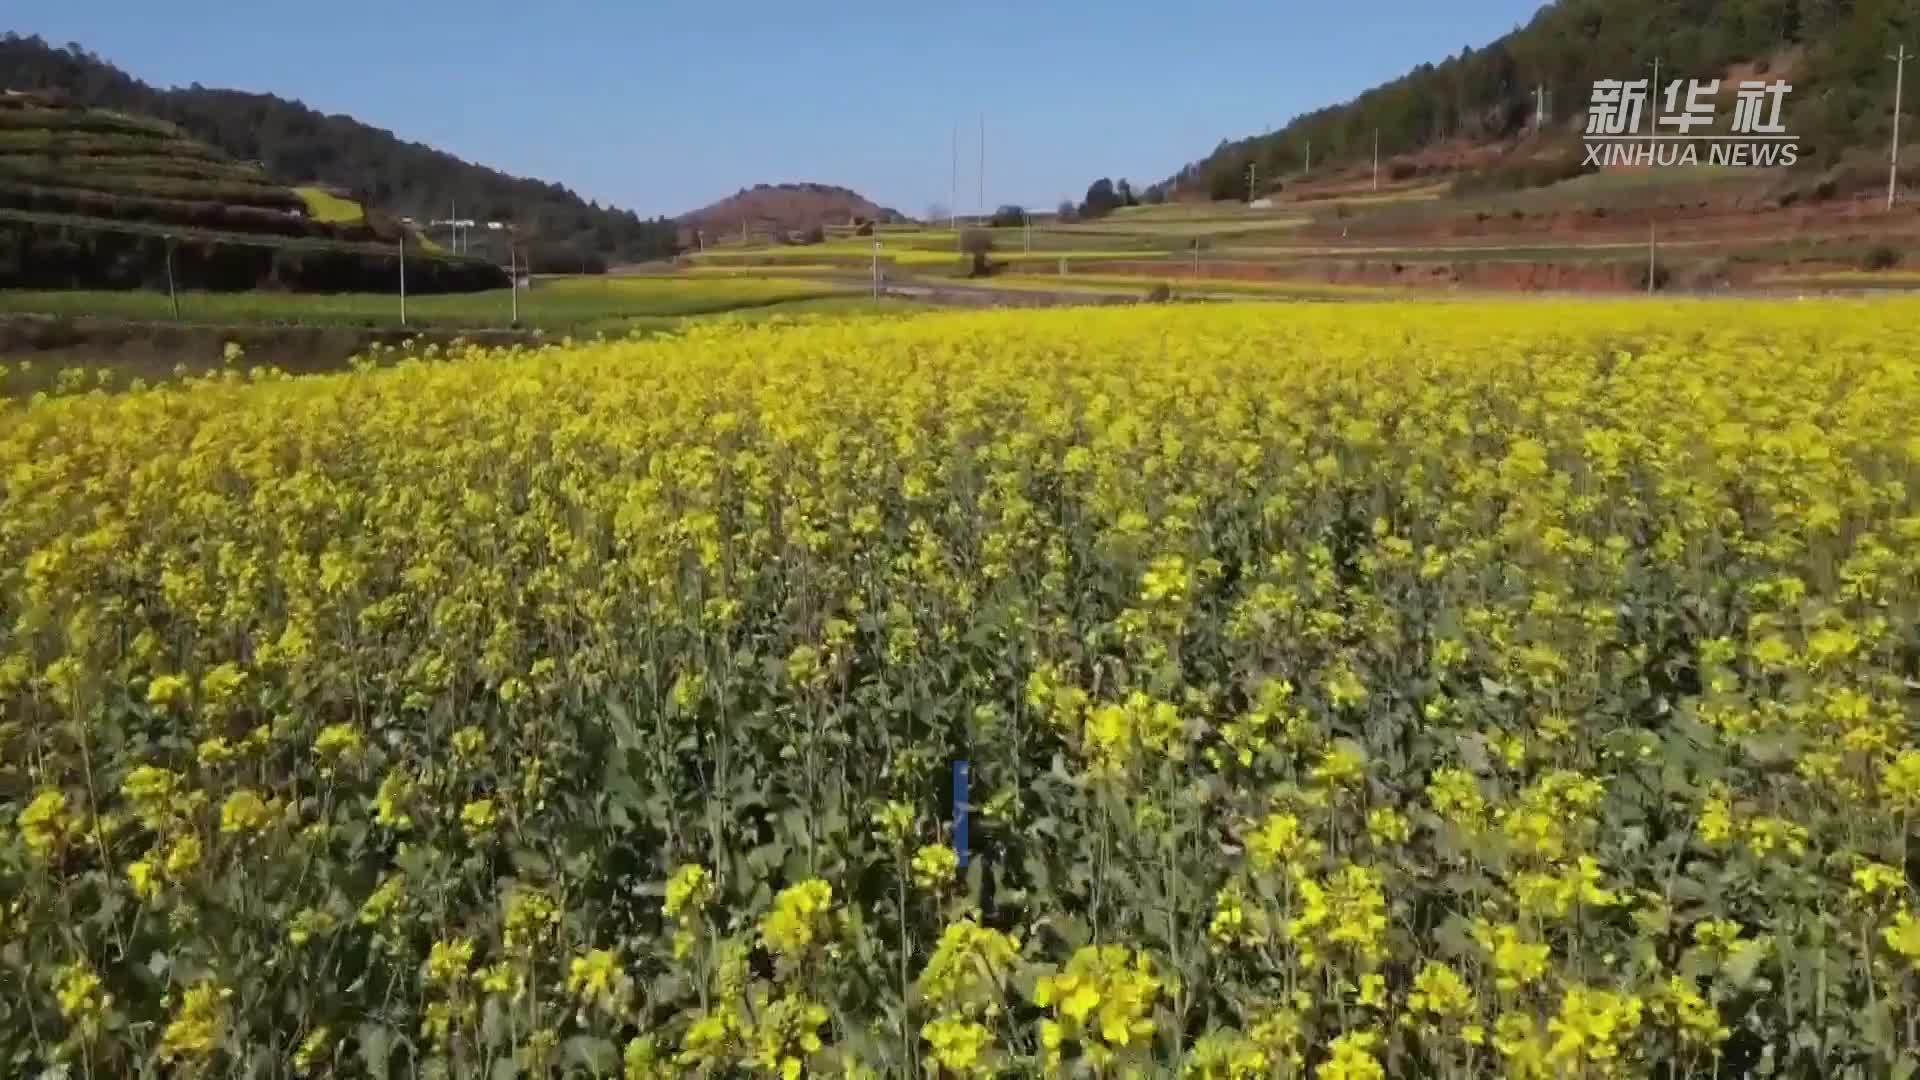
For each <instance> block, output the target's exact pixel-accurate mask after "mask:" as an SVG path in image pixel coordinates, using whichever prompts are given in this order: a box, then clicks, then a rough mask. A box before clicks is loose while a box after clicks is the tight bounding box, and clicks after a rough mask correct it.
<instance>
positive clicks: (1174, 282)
mask: <svg viewBox="0 0 1920 1080" xmlns="http://www.w3.org/2000/svg"><path fill="white" fill-rule="evenodd" d="M980 284H982V285H984V286H988V287H991V288H995V289H1030V290H1033V291H1037V292H1046V291H1057V292H1073V291H1076V290H1080V291H1087V292H1106V293H1110V292H1140V293H1143V294H1144V293H1146V292H1148V291H1150V290H1152V289H1153V288H1154V287H1155V286H1157V285H1166V286H1167V287H1168V288H1170V289H1172V290H1173V292H1174V294H1175V295H1176V296H1180V295H1203V294H1204V295H1210V296H1244V297H1248V298H1255V299H1273V300H1291V299H1301V300H1306V299H1356V300H1357V299H1379V298H1385V297H1392V296H1404V295H1405V294H1406V290H1404V289H1393V288H1387V287H1383V286H1373V285H1348V284H1342V283H1338V282H1330V281H1240V280H1236V279H1232V278H1209V277H1205V276H1201V277H1194V276H1193V275H1192V274H1190V273H1182V272H1180V271H1179V269H1177V268H1175V267H1172V266H1169V268H1168V271H1167V272H1166V273H1164V274H1154V275H1150V274H1098V273H1095V274H1066V275H1061V274H995V275H993V276H992V277H990V278H986V279H984V280H982V281H981V282H980Z"/></svg>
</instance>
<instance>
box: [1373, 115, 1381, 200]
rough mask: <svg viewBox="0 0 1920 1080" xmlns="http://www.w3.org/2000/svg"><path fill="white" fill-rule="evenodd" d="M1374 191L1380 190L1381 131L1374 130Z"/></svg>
mask: <svg viewBox="0 0 1920 1080" xmlns="http://www.w3.org/2000/svg"><path fill="white" fill-rule="evenodd" d="M1373 190H1375V191H1379V190H1380V129H1379V128H1374V129H1373Z"/></svg>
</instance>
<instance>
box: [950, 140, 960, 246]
mask: <svg viewBox="0 0 1920 1080" xmlns="http://www.w3.org/2000/svg"><path fill="white" fill-rule="evenodd" d="M951 164H952V175H951V176H950V177H948V183H947V228H949V229H952V230H953V231H954V232H956V233H958V232H959V231H960V125H959V124H955V125H953V157H952V159H951Z"/></svg>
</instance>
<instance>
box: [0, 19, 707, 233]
mask: <svg viewBox="0 0 1920 1080" xmlns="http://www.w3.org/2000/svg"><path fill="white" fill-rule="evenodd" d="M0 89H15V90H38V91H51V92H55V93H59V94H63V95H65V96H66V97H68V98H69V99H70V100H71V102H72V103H73V104H76V105H86V106H95V107H105V108H113V109H120V110H124V111H128V112H134V113H142V114H146V115H150V116H156V117H160V118H162V119H166V120H170V121H172V122H173V123H175V124H177V125H179V126H180V127H181V128H182V129H184V130H185V131H186V132H187V133H188V134H190V135H192V136H194V137H195V138H198V139H200V140H202V141H203V142H206V143H209V144H211V145H213V146H215V147H218V148H219V149H221V150H223V151H225V152H226V153H228V154H230V155H232V156H233V157H236V158H239V159H241V160H243V161H258V162H261V163H262V164H263V165H265V167H266V169H267V171H268V173H269V174H270V175H271V176H272V177H273V178H274V179H276V180H279V181H281V182H283V183H288V184H299V183H307V182H319V183H324V184H329V185H333V186H337V187H342V188H347V189H350V190H352V191H353V192H354V193H356V195H358V196H359V197H360V199H361V201H363V202H364V203H366V204H367V205H369V206H373V207H378V208H380V209H382V210H386V211H388V212H390V213H393V214H397V215H408V216H412V217H414V218H416V219H420V220H427V219H430V218H436V217H445V216H446V214H447V211H448V208H449V206H457V207H458V211H459V214H460V216H461V217H463V218H472V219H475V220H478V221H511V222H515V223H517V224H519V225H520V226H521V227H522V228H523V229H524V230H526V232H527V234H528V235H530V236H531V237H533V238H534V244H535V258H536V269H538V268H539V263H540V262H553V263H555V264H557V265H559V266H566V267H570V268H573V269H578V268H579V266H580V264H581V263H582V262H583V261H589V262H596V261H616V262H618V261H629V260H636V259H644V258H655V257H659V256H662V255H667V254H670V253H671V252H672V250H673V243H674V239H675V231H676V230H675V227H674V225H673V223H672V222H670V221H668V220H667V219H665V218H660V219H654V220H647V219H643V218H641V217H639V216H638V215H636V214H634V213H632V212H631V211H627V210H619V209H615V208H613V207H603V206H600V205H599V204H597V203H594V202H590V201H588V200H585V199H582V198H581V197H580V196H578V195H576V194H574V193H573V192H572V191H569V190H568V189H567V188H565V187H563V186H561V185H559V184H551V183H546V182H544V181H540V180H529V179H524V178H521V177H515V176H508V175H506V174H505V173H501V172H497V171H495V170H493V169H489V168H486V167H485V166H481V165H475V164H473V163H471V162H467V161H462V160H461V159H459V158H457V157H454V156H453V155H452V154H448V153H444V152H442V151H439V150H435V149H433V148H432V147H429V146H423V145H421V144H420V143H414V142H406V141H404V140H402V139H400V138H399V137H397V136H395V135H394V134H393V133H392V132H389V131H385V130H382V129H380V128H376V127H371V126H369V125H367V124H363V123H361V122H359V121H358V120H355V119H353V118H352V117H348V116H327V115H324V114H322V113H319V112H316V111H315V110H313V109H310V108H308V107H306V106H305V105H303V104H301V103H300V102H298V101H289V100H287V99H285V98H280V97H275V96H273V95H272V94H252V93H244V92H241V91H236V90H214V89H208V88H205V87H202V86H200V85H199V84H197V83H196V84H194V85H193V86H190V87H183V88H174V89H160V88H157V87H153V86H149V85H147V84H146V83H144V82H141V81H140V80H138V79H135V78H133V77H132V76H130V75H128V74H127V73H126V72H124V71H121V70H120V69H119V68H117V67H114V66H113V65H112V64H109V63H107V62H106V61H105V60H102V59H100V58H99V57H97V56H94V55H93V54H91V53H89V52H86V51H85V50H84V49H82V48H81V47H80V46H78V45H68V46H67V47H65V48H55V47H53V46H51V45H49V44H48V43H47V42H45V41H43V40H41V39H40V38H37V37H22V36H20V35H18V34H11V33H9V34H7V35H5V36H0ZM583 256H584V257H586V258H585V259H584V260H583Z"/></svg>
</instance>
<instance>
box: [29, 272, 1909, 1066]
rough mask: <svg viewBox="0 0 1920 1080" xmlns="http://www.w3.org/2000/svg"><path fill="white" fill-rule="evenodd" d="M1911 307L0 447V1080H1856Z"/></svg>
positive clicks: (696, 356) (1238, 330)
mask: <svg viewBox="0 0 1920 1080" xmlns="http://www.w3.org/2000/svg"><path fill="white" fill-rule="evenodd" d="M1917 316H1920V305H1915V304H1912V303H1906V302H1887V303H1879V304H1867V303H1844V302H1821V303H1803V304H1781V303H1772V304H1761V303H1673V304H1644V305H1643V304H1638V303H1581V304H1575V303H1455V304H1447V305H1431V306H1429V305H1419V304H1394V305H1347V306H1313V305H1274V306H1265V305H1247V306H1231V307H1229V306H1209V307H1204V308H1180V307H1153V308H1131V309H1125V310H1118V309H1099V310H1064V311H1049V312H1043V313H1031V312H1026V313H987V314H962V315H934V316H925V317H919V318H912V319H887V318H863V319H850V320H845V321H839V322H810V323H806V324H802V325H794V326H772V327H767V326H757V327H756V326H744V325H720V326H702V327H698V328H695V329H692V330H689V331H687V332H685V333H682V334H677V335H672V336H667V337H661V338H655V339H648V340H634V341H624V342H595V343H585V344H566V345H562V346H561V347H558V348H553V349H548V350H544V351H507V352H498V353H487V352H483V351H478V350H472V351H468V350H459V351H457V352H456V353H455V354H453V355H435V354H433V353H432V352H431V351H430V352H429V354H428V355H427V356H426V357H425V358H424V359H419V360H409V361H405V362H400V363H397V364H386V365H382V366H379V367H378V369H377V370H376V369H375V368H374V367H372V366H370V367H369V368H368V369H367V370H362V371H357V372H354V373H350V374H343V375H338V376H325V377H310V378H300V379H292V378H284V377H278V376H275V375H273V374H271V373H265V372H244V371H242V368H244V366H245V364H244V361H241V362H239V363H236V364H235V365H234V368H233V369H232V370H230V371H228V372H226V373H224V374H223V375H220V376H216V377H211V378H200V379H190V380H185V381H181V382H177V383H173V384H169V385H165V386H160V387H156V388H151V389H145V390H139V391H136V392H128V393H120V394H108V393H105V392H99V391H96V392H82V391H80V389H79V383H80V381H76V383H75V384H74V385H73V387H72V389H73V390H74V391H75V392H73V393H68V394H64V395H55V396H52V397H39V398H35V399H33V400H30V401H14V402H11V403H7V404H0V586H3V587H0V1058H3V1059H4V1061H5V1065H4V1066H3V1067H0V1071H4V1072H5V1073H6V1074H8V1075H39V1074H41V1072H42V1071H43V1070H46V1069H59V1070H63V1071H61V1072H59V1073H58V1075H65V1076H71V1077H110V1076H130V1075H167V1076H189V1075H194V1076H222V1075H247V1076H263V1077H280V1076H292V1075H303V1076H327V1075H338V1076H416V1075H418V1076H453V1077H467V1076H475V1077H504V1076H510V1075H558V1074H563V1073H564V1074H568V1075H614V1076H618V1075H624V1076H626V1077H630V1078H640V1077H653V1076H679V1075H688V1076H712V1077H721V1076H744V1075H754V1076H761V1075H778V1076H781V1077H783V1078H785V1080H792V1078H794V1077H798V1076H801V1075H807V1076H847V1077H851V1076H876V1075H885V1076H898V1077H907V1076H919V1077H928V1078H932V1077H955V1078H957V1077H988V1076H1028V1075H1060V1076H1099V1077H1123V1076H1160V1075H1180V1076H1191V1077H1203V1078H1237V1080H1251V1078H1264V1077H1270V1076H1312V1077H1316V1078H1320V1080H1358V1078H1371V1077H1381V1076H1383V1075H1394V1076H1433V1077H1464V1076H1494V1075H1504V1076H1514V1077H1565V1076H1580V1077H1589V1078H1591V1077H1610V1076H1638V1075H1647V1074H1654V1075H1662V1076H1674V1077H1678V1076H1710V1075H1741V1074H1742V1073H1743V1072H1754V1073H1760V1074H1765V1073H1768V1072H1770V1073H1771V1074H1773V1075H1795V1076H1843V1075H1852V1076H1883V1075H1889V1074H1893V1075H1899V1074H1902V1072H1903V1070H1904V1071H1911V1069H1912V1068H1913V1066H1914V1064H1915V1062H1916V1054H1920V969H1917V968H1916V965H1917V964H1920V915H1916V908H1917V907H1920V900H1917V899H1916V895H1915V886H1914V880H1915V874H1914V871H1913V869H1912V867H1913V866H1914V865H1915V864H1914V862H1913V858H1914V856H1913V852H1912V844H1911V839H1912V836H1913V833H1914V829H1915V814H1916V811H1920V750H1916V749H1915V730H1916V729H1915V717H1916V705H1917V703H1920V698H1917V697H1916V694H1917V690H1916V688H1917V687H1920V629H1916V625H1917V623H1916V619H1917V616H1920V507H1917V506H1916V500H1917V498H1920V422H1917V421H1916V417H1920V366H1917V361H1920V339H1916V336H1915V334H1914V333H1913V328H1914V326H1915V325H1917V324H1920V318H1916V317H1917ZM962 760H964V761H965V762H967V763H968V769H969V773H970V796H969V798H970V803H971V814H970V822H969V828H968V835H967V840H966V844H965V846H964V858H963V857H962V856H961V855H960V854H956V852H955V850H954V848H955V844H954V836H953V811H952V797H953V793H952V790H951V781H950V777H951V776H952V775H953V772H954V762H956V761H962Z"/></svg>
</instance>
